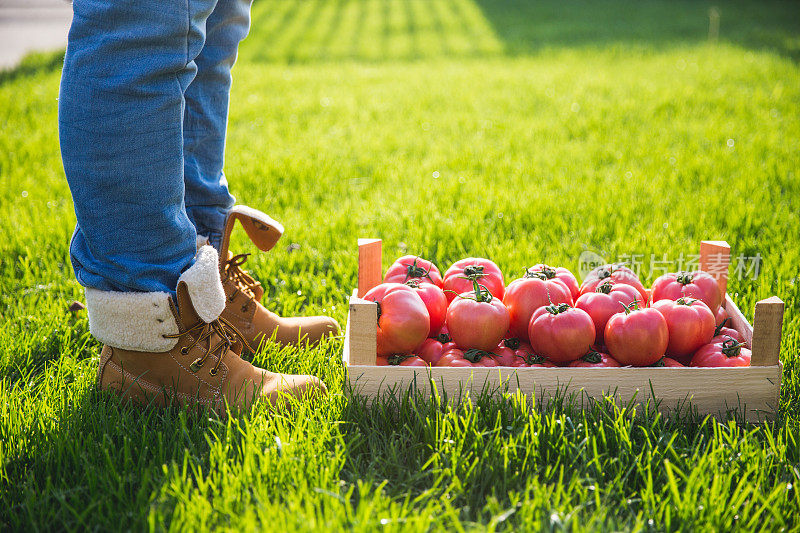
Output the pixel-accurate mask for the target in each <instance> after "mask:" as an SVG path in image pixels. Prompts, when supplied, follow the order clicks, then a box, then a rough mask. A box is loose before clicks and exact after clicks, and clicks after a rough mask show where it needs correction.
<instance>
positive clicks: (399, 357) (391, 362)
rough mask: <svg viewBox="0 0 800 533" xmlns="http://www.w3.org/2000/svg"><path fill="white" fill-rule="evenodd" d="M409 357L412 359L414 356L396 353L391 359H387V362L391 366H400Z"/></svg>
mask: <svg viewBox="0 0 800 533" xmlns="http://www.w3.org/2000/svg"><path fill="white" fill-rule="evenodd" d="M409 357H412V356H411V355H406V354H399V353H396V354H392V355H390V356H389V357H387V358H386V362H387V363H389V365H391V366H398V365H399V364H400V363H402V362H403V361H405V360H406V359H408V358H409Z"/></svg>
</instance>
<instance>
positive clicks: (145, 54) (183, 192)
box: [58, 0, 250, 293]
mask: <svg viewBox="0 0 800 533" xmlns="http://www.w3.org/2000/svg"><path fill="white" fill-rule="evenodd" d="M73 12H74V15H73V20H72V26H71V28H70V31H69V43H68V45H67V53H66V57H65V59H64V69H63V73H62V78H61V89H60V95H59V113H58V115H59V117H58V121H59V138H60V141H61V155H62V159H63V163H64V172H65V174H66V177H67V181H68V182H69V187H70V190H71V192H72V198H73V201H74V204H75V213H76V216H77V220H78V223H77V226H76V228H75V234H74V236H73V238H72V242H71V244H70V256H71V260H72V265H73V267H74V270H75V275H76V277H77V279H78V281H79V282H80V283H81V285H83V286H85V287H91V288H94V289H99V290H103V291H123V292H130V291H136V292H154V291H162V292H167V293H174V292H175V288H176V284H177V280H178V277H179V276H180V274H181V272H183V271H184V270H186V269H187V268H188V267H190V266H191V265H192V263H193V258H194V255H195V251H196V236H197V235H204V236H208V237H210V239H211V241H212V244H215V245H217V246H219V240H220V237H221V233H222V228H223V225H224V221H225V216H226V213H227V212H228V210H229V209H230V208H231V206H232V205H233V202H234V198H233V197H232V196H231V194H230V193H229V191H228V184H227V182H226V180H225V176H224V174H223V172H222V166H223V155H224V150H225V131H226V127H227V121H228V101H229V93H230V86H231V67H232V66H233V63H234V61H235V59H236V52H237V48H238V45H239V42H240V41H241V40H242V39H244V37H245V36H246V35H247V32H248V30H249V26H250V0H180V1H174V0H74V3H73Z"/></svg>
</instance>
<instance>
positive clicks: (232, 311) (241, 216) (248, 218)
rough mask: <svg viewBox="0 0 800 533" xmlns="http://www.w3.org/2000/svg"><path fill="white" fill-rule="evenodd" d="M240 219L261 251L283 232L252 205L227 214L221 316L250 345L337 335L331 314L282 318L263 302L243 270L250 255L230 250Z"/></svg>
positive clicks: (221, 268)
mask: <svg viewBox="0 0 800 533" xmlns="http://www.w3.org/2000/svg"><path fill="white" fill-rule="evenodd" d="M237 220H239V221H240V222H241V224H242V226H243V227H244V229H245V231H246V232H247V235H248V236H249V237H250V240H252V241H253V243H254V244H255V245H256V246H257V247H258V248H259V249H260V250H262V251H265V252H266V251H268V250H271V249H272V248H273V247H274V246H275V243H277V242H278V239H280V237H281V235H282V234H283V226H282V225H281V224H280V223H278V222H276V221H275V220H273V219H272V218H270V217H269V216H267V215H265V214H264V213H262V212H260V211H257V210H255V209H253V208H250V207H247V206H243V205H237V206H234V207H233V208H232V209H231V211H230V212H229V213H228V217H227V219H226V221H225V230H224V232H223V234H222V244H221V245H220V253H219V256H220V264H219V272H220V277H221V278H222V286H223V288H224V289H225V297H226V298H227V301H226V303H225V310H224V311H223V312H222V317H223V318H225V320H227V321H229V322H230V323H231V324H233V325H234V326H235V327H236V329H238V330H239V331H240V332H241V333H242V335H243V336H244V338H245V339H246V340H247V342H248V343H249V344H250V346H252V347H254V348H256V347H258V344H259V343H260V342H261V341H262V340H263V339H270V338H273V337H274V339H275V340H276V341H277V342H279V343H281V344H283V345H286V344H298V343H301V342H308V343H310V344H316V343H318V342H319V341H320V340H321V339H322V338H323V337H326V336H331V335H338V333H339V324H338V323H337V322H336V320H334V319H333V318H331V317H328V316H307V317H281V316H278V315H277V314H275V313H273V312H272V311H269V310H267V308H265V307H264V306H263V305H262V304H261V298H262V297H263V296H264V289H263V287H262V286H261V283H259V282H258V281H256V280H255V279H253V277H252V276H250V274H249V273H248V272H247V271H245V270H243V269H242V265H243V264H244V262H245V261H246V260H247V256H248V255H249V254H239V255H233V253H231V252H230V251H229V250H228V246H229V244H230V237H231V232H232V231H233V226H234V224H235V222H236V221H237Z"/></svg>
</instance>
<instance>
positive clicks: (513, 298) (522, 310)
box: [503, 272, 572, 340]
mask: <svg viewBox="0 0 800 533" xmlns="http://www.w3.org/2000/svg"><path fill="white" fill-rule="evenodd" d="M503 303H504V304H505V305H506V307H507V308H508V316H509V319H510V320H511V333H512V334H513V335H514V336H516V337H520V338H521V339H523V340H528V325H529V324H530V322H531V317H532V316H533V313H534V311H536V310H537V309H539V308H540V307H544V306H546V305H549V304H562V303H563V304H569V305H572V295H571V294H570V292H569V288H567V286H566V285H564V283H563V282H562V281H561V280H559V279H555V278H554V279H547V277H546V276H545V275H544V274H541V273H532V272H528V273H527V274H525V277H523V278H520V279H517V280H514V281H512V282H511V283H510V284H509V285H508V287H507V288H506V294H505V296H504V297H503Z"/></svg>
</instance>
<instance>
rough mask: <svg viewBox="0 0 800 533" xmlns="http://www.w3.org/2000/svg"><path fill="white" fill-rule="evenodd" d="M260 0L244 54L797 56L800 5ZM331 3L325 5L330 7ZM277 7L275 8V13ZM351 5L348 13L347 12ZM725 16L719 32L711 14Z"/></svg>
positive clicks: (302, 58)
mask: <svg viewBox="0 0 800 533" xmlns="http://www.w3.org/2000/svg"><path fill="white" fill-rule="evenodd" d="M309 1H310V2H314V7H313V9H307V10H305V11H304V12H303V13H298V11H299V10H298V8H297V5H295V4H294V3H291V2H290V3H289V4H288V6H287V4H285V3H280V2H276V0H263V1H261V2H256V4H255V7H254V20H259V21H261V22H263V23H264V24H263V25H254V27H253V31H252V32H251V35H250V37H249V38H248V39H247V40H246V41H245V42H244V44H243V47H242V51H243V54H242V55H243V57H244V58H246V59H250V60H253V61H256V62H279V63H280V62H285V63H305V62H315V61H334V60H362V61H369V62H379V61H385V60H393V59H395V60H397V59H399V60H416V59H424V58H430V57H444V58H468V57H483V56H502V55H507V56H521V55H530V54H536V53H540V52H541V51H543V50H549V49H562V48H584V47H592V48H608V47H622V49H623V50H624V49H638V48H647V49H652V50H656V51H657V50H659V49H663V48H667V47H671V46H676V45H683V44H689V45H694V44H702V43H706V42H708V41H709V40H710V39H712V36H711V33H716V37H714V38H713V39H712V40H718V41H720V42H727V43H732V44H735V45H739V46H742V47H745V48H748V49H752V50H771V51H775V52H777V53H779V54H781V55H783V56H785V57H789V58H791V59H793V60H795V61H799V60H800V4H798V3H797V2H793V1H787V0H769V1H767V2H758V3H753V2H744V1H739V0H736V1H721V2H718V1H709V0H704V1H700V2H695V1H690V0H677V1H665V0H644V1H641V2H636V3H631V2H629V1H625V0H600V1H592V0H574V1H571V2H560V1H555V0H545V1H536V2H531V1H529V0H309ZM333 1H335V2H336V4H335V8H334V9H332V10H330V11H327V10H325V9H324V8H325V7H327V6H329V5H333V4H330V3H329V2H333ZM273 12H275V13H274V14H272V13H273ZM348 12H349V13H353V14H352V15H351V16H350V19H352V18H354V19H355V20H356V22H354V21H353V20H350V19H348V20H344V19H345V18H346V17H345V13H348ZM712 12H713V13H714V14H715V15H713V16H714V17H718V29H717V30H714V31H712V30H711V28H710V26H711V20H710V19H711V17H712Z"/></svg>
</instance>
